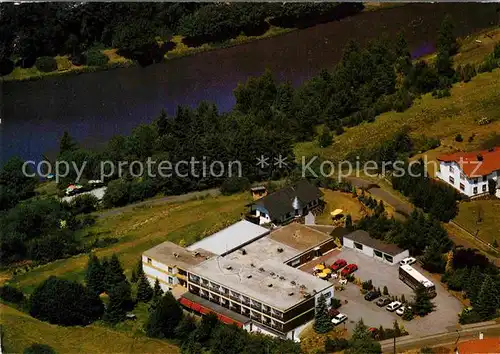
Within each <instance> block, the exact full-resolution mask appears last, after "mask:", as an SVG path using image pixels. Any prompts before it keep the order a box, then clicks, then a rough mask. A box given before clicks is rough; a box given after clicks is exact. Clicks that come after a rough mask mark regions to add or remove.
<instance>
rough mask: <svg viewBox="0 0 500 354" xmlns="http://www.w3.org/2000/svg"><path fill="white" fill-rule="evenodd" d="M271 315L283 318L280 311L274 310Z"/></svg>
mask: <svg viewBox="0 0 500 354" xmlns="http://www.w3.org/2000/svg"><path fill="white" fill-rule="evenodd" d="M271 316H273V317H274V318H278V319H280V320H282V319H283V314H282V313H279V312H275V311H272V313H271Z"/></svg>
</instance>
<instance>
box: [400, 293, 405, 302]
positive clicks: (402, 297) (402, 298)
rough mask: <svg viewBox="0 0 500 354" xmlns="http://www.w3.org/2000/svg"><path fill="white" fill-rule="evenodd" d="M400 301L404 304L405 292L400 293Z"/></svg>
mask: <svg viewBox="0 0 500 354" xmlns="http://www.w3.org/2000/svg"><path fill="white" fill-rule="evenodd" d="M401 302H402V303H403V304H404V303H406V298H405V294H403V295H401Z"/></svg>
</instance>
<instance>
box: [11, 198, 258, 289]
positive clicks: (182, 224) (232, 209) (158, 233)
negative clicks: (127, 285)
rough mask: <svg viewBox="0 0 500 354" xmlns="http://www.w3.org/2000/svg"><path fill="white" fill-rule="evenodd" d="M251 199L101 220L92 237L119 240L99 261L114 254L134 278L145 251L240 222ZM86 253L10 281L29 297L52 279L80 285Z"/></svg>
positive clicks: (141, 210)
mask: <svg viewBox="0 0 500 354" xmlns="http://www.w3.org/2000/svg"><path fill="white" fill-rule="evenodd" d="M249 201H250V195H249V193H244V194H238V195H234V196H228V197H226V196H219V197H208V198H205V199H202V200H192V201H187V202H183V203H170V204H160V205H153V206H141V207H137V208H134V209H132V210H128V211H126V212H124V213H123V214H120V215H117V216H111V217H106V218H102V219H99V220H98V221H97V223H96V225H94V226H93V227H92V228H91V229H90V230H89V232H90V234H91V235H92V237H95V236H96V235H99V236H100V237H102V238H104V237H114V238H117V239H118V242H117V243H115V244H113V245H111V246H108V247H106V248H102V249H98V250H96V251H95V253H96V254H97V255H98V256H99V257H103V256H108V257H109V256H111V255H112V254H113V253H116V254H117V255H118V256H119V258H120V261H121V262H122V265H123V266H124V268H125V270H126V273H127V274H130V272H131V269H132V267H133V266H134V265H135V264H136V262H137V260H138V259H139V257H140V255H141V254H142V252H144V251H145V250H147V249H149V248H151V247H153V246H156V245H157V244H159V243H161V242H164V241H167V240H169V241H172V242H176V243H178V242H180V241H181V240H184V242H185V243H186V244H187V245H189V244H191V243H193V242H195V241H196V240H197V239H200V238H202V237H204V236H207V235H209V234H211V233H214V232H216V231H218V230H220V229H222V228H223V227H225V226H228V225H229V224H231V223H233V222H234V221H236V220H238V219H239V218H240V216H241V213H243V212H245V204H246V203H247V202H249ZM86 264H87V255H77V256H75V257H72V258H69V259H63V260H58V261H55V262H52V263H49V264H46V265H43V266H40V267H38V268H35V269H33V270H31V271H29V272H27V273H24V274H20V275H17V276H16V277H14V278H13V279H12V280H11V283H13V284H14V285H16V286H18V287H19V288H21V289H22V290H23V291H24V292H26V293H31V292H32V291H33V290H34V288H35V287H36V285H37V284H39V283H40V282H42V281H43V280H45V279H47V278H48V277H49V276H50V275H55V276H59V277H63V278H66V279H72V280H77V281H82V280H83V277H84V271H85V267H86Z"/></svg>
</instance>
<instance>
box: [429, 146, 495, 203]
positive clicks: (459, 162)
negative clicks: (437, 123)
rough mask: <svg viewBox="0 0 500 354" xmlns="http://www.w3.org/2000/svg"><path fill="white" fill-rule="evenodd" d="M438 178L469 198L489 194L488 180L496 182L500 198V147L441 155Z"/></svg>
mask: <svg viewBox="0 0 500 354" xmlns="http://www.w3.org/2000/svg"><path fill="white" fill-rule="evenodd" d="M437 160H438V161H439V171H437V172H436V177H438V178H439V179H441V180H443V181H444V182H446V183H448V184H450V185H452V186H453V187H454V188H456V189H457V190H458V191H459V192H460V193H462V194H465V195H467V196H469V197H474V196H479V195H482V194H486V193H489V188H490V187H489V183H488V180H494V181H495V182H496V184H495V189H496V195H497V197H499V198H500V189H499V188H500V147H495V148H492V149H489V150H483V151H476V152H456V153H453V154H445V155H441V156H439V157H438V159H437Z"/></svg>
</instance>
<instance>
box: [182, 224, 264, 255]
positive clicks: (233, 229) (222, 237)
mask: <svg viewBox="0 0 500 354" xmlns="http://www.w3.org/2000/svg"><path fill="white" fill-rule="evenodd" d="M268 233H269V230H268V229H266V228H265V227H262V226H259V225H257V224H254V223H252V222H250V221H247V220H241V221H238V222H237V223H235V224H233V225H231V226H229V227H226V228H225V229H223V230H221V231H219V232H216V233H215V234H213V235H211V236H208V237H205V238H204V239H203V240H201V241H199V242H196V243H194V244H192V245H191V246H189V247H188V248H187V249H188V250H190V251H194V250H195V249H204V250H207V251H209V252H212V253H214V254H217V255H224V254H227V253H230V252H232V251H234V250H236V249H238V248H240V247H241V246H242V245H245V244H247V243H249V242H252V241H253V240H256V239H258V238H260V237H262V236H264V235H266V234H268Z"/></svg>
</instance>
